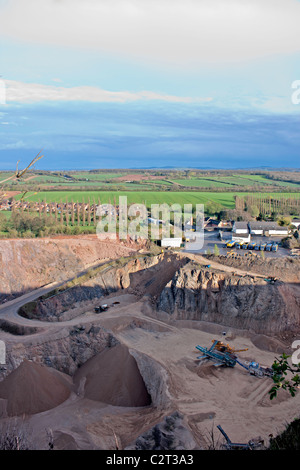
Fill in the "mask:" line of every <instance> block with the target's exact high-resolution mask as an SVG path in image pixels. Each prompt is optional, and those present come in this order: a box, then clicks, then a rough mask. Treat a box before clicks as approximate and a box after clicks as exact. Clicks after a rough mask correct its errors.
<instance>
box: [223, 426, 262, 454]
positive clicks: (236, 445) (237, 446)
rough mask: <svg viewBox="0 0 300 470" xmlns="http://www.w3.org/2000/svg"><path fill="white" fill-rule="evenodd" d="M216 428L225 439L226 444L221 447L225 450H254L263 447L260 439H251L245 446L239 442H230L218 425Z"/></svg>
mask: <svg viewBox="0 0 300 470" xmlns="http://www.w3.org/2000/svg"><path fill="white" fill-rule="evenodd" d="M217 428H218V429H219V431H220V432H221V433H222V434H223V436H224V437H225V439H226V444H223V447H224V448H225V449H226V450H254V449H256V448H259V447H263V445H264V441H263V439H262V438H261V437H257V438H255V439H251V440H250V441H248V442H247V443H246V444H243V443H240V442H232V441H231V439H229V437H228V435H227V434H226V432H225V431H224V429H223V428H222V427H221V426H220V425H218V426H217Z"/></svg>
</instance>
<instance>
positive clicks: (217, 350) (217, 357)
mask: <svg viewBox="0 0 300 470" xmlns="http://www.w3.org/2000/svg"><path fill="white" fill-rule="evenodd" d="M196 349H198V350H199V351H201V352H202V355H201V356H198V357H197V359H198V360H200V361H201V362H202V361H205V360H209V361H215V362H214V366H216V367H218V366H225V367H235V366H236V364H239V365H240V366H242V367H243V368H244V369H246V370H247V371H248V372H249V374H250V375H254V376H256V377H272V376H273V369H272V368H269V367H263V366H260V365H259V364H258V362H255V361H251V362H248V361H241V360H240V359H238V357H237V356H236V354H235V353H236V352H240V351H242V350H235V349H234V348H231V347H230V346H229V345H228V344H224V343H222V341H218V340H213V344H212V346H211V347H210V348H205V347H203V346H199V345H198V346H196ZM245 350H246V349H245Z"/></svg>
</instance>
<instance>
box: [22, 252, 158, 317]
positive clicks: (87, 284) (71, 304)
mask: <svg viewBox="0 0 300 470" xmlns="http://www.w3.org/2000/svg"><path fill="white" fill-rule="evenodd" d="M161 259H162V255H159V256H140V257H137V258H134V259H129V260H128V261H127V260H126V259H125V260H124V262H123V264H122V263H115V264H114V265H112V266H111V265H110V264H108V265H107V266H103V269H100V270H99V272H98V271H97V274H96V275H95V276H93V277H92V278H90V279H88V280H87V281H83V282H82V283H81V282H80V283H79V284H78V285H76V286H73V287H71V288H67V289H66V290H64V291H62V292H61V293H56V292H54V293H53V295H51V293H50V296H49V297H47V298H42V297H41V298H40V299H38V300H37V301H36V302H30V303H29V304H26V305H24V306H23V307H22V308H21V309H20V310H19V314H20V315H22V316H24V317H26V318H30V319H37V320H43V321H45V320H46V321H64V320H68V319H70V318H72V309H73V316H77V315H78V308H80V307H85V306H86V302H88V301H92V300H94V299H97V298H101V297H103V296H104V295H107V294H110V293H112V292H116V291H118V290H119V289H126V288H128V287H129V286H130V274H132V273H135V272H137V271H142V270H146V269H147V268H150V267H151V266H154V265H156V264H158V263H159V262H160V261H161ZM65 312H67V313H65Z"/></svg>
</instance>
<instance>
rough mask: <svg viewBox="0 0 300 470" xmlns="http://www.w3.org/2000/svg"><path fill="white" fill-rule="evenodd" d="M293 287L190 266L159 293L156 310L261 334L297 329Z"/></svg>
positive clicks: (298, 299) (298, 300)
mask: <svg viewBox="0 0 300 470" xmlns="http://www.w3.org/2000/svg"><path fill="white" fill-rule="evenodd" d="M295 289H296V288H295V287H293V286H292V285H288V284H283V283H280V282H278V283H275V284H270V283H267V282H266V281H264V280H263V279H255V278H253V277H252V276H244V277H242V276H239V275H233V274H232V273H225V272H222V271H212V270H210V269H205V268H203V269H195V268H194V267H193V265H192V264H191V263H189V264H188V265H186V266H184V267H183V268H181V269H179V270H178V271H177V273H176V274H175V276H174V277H173V279H172V280H171V281H170V282H169V283H168V284H167V285H166V287H165V288H164V290H163V291H162V293H161V295H160V297H159V299H158V302H157V309H158V310H160V311H164V312H167V313H168V314H169V315H170V316H172V318H174V319H180V320H201V321H208V322H214V323H219V324H223V325H227V326H231V327H235V328H243V329H248V330H252V331H254V332H257V333H263V334H276V333H279V332H284V331H289V330H299V318H300V296H299V290H295Z"/></svg>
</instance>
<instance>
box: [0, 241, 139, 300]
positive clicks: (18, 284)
mask: <svg viewBox="0 0 300 470" xmlns="http://www.w3.org/2000/svg"><path fill="white" fill-rule="evenodd" d="M136 249H137V247H136V246H134V245H133V244H132V245H130V246H126V243H125V242H124V243H123V244H122V243H114V242H109V241H101V240H99V239H98V238H97V237H96V236H93V235H89V236H88V235H85V236H84V237H82V238H80V237H67V236H66V237H57V238H54V237H53V238H48V239H30V240H26V239H25V240H24V239H16V240H1V244H0V286H1V290H0V302H1V303H2V302H5V301H7V300H11V299H13V298H15V297H18V296H19V295H22V294H24V293H26V292H27V291H30V290H33V289H36V288H38V287H41V286H43V285H45V284H49V283H51V282H54V281H64V280H66V279H69V278H71V277H73V275H74V272H80V271H81V270H84V269H86V267H87V266H89V265H91V264H96V263H98V262H99V263H100V262H101V261H105V260H108V259H114V258H119V257H122V256H128V255H130V253H134V252H135V251H136Z"/></svg>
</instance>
